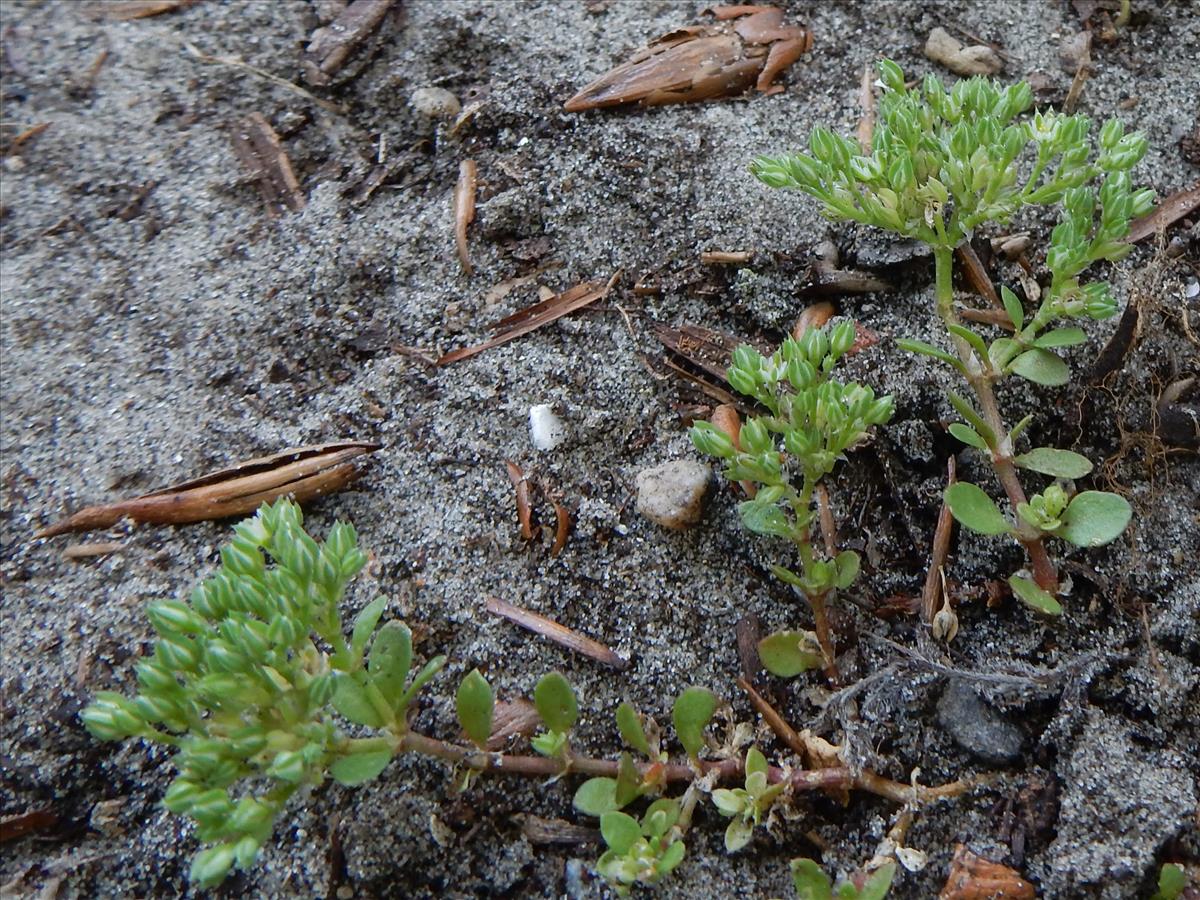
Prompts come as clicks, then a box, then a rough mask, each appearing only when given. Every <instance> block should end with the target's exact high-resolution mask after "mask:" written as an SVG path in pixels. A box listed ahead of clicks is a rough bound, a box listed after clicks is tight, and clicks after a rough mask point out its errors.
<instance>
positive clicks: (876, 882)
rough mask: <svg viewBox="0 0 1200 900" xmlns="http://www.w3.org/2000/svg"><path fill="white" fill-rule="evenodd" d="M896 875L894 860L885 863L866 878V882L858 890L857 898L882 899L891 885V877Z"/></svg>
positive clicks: (867, 899) (864, 899) (859, 899)
mask: <svg viewBox="0 0 1200 900" xmlns="http://www.w3.org/2000/svg"><path fill="white" fill-rule="evenodd" d="M895 877H896V864H895V863H894V862H890V863H885V864H884V865H882V866H880V867H879V868H878V869H876V870H875V871H874V872H872V873H871V877H869V878H868V879H867V883H866V884H864V885H863V886H862V888H861V889H860V890H859V892H858V900H883V898H884V897H886V896H887V892H888V889H889V888H891V886H892V879H893V878H895Z"/></svg>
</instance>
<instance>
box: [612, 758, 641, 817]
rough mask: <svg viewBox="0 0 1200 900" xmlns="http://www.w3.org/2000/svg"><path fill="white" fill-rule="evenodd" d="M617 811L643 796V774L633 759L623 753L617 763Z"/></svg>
mask: <svg viewBox="0 0 1200 900" xmlns="http://www.w3.org/2000/svg"><path fill="white" fill-rule="evenodd" d="M615 796H616V801H617V809H620V808H621V807H623V806H627V805H628V804H630V803H632V802H633V801H634V800H636V799H637V798H638V797H640V796H642V773H641V772H639V771H638V769H637V766H635V765H634V764H633V757H632V756H630V755H629V754H628V753H622V754H621V759H620V761H619V762H618V763H617V792H616V795H615Z"/></svg>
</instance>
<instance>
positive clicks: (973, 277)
mask: <svg viewBox="0 0 1200 900" xmlns="http://www.w3.org/2000/svg"><path fill="white" fill-rule="evenodd" d="M955 253H956V254H958V261H959V262H961V263H962V264H963V272H964V273H965V274H966V276H967V284H969V285H970V287H971V290H972V291H974V292H975V293H976V294H978V295H979V296H980V297H983V298H984V299H985V300H987V301H988V302H989V303H990V304H992V306H994V307H996V308H997V309H1004V303H1003V302H1002V301H1001V300H1000V295H999V294H998V293H996V286H995V285H993V284H992V279H991V278H989V277H988V273H987V269H985V268H984V266H983V260H981V259H980V258H979V254H978V253H976V252H975V248H974V247H972V246H971V245H970V243H964V244H962V245H960V246H959V248H958V249H957V250H956V251H955Z"/></svg>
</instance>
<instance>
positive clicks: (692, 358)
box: [654, 325, 749, 382]
mask: <svg viewBox="0 0 1200 900" xmlns="http://www.w3.org/2000/svg"><path fill="white" fill-rule="evenodd" d="M654 336H655V337H656V338H657V339H658V342H659V343H660V344H662V345H663V346H664V347H666V348H667V349H668V350H670V351H671V352H672V353H677V354H678V355H679V356H682V357H683V358H684V359H686V360H687V361H688V362H690V363H691V364H692V365H693V366H695V367H696V368H698V369H700V370H701V371H703V372H706V373H708V374H709V375H712V376H713V377H715V378H717V379H718V380H719V381H722V382H724V381H725V370H726V369H728V368H729V361H730V359H731V357H732V356H733V351H734V350H736V349H737V348H738V347H740V346H741V345H742V344H745V343H749V342H748V341H745V340H743V339H742V338H739V337H737V336H736V335H732V334H727V333H725V332H721V331H714V330H712V329H711V328H704V327H703V326H700V325H681V326H679V327H678V328H672V327H671V326H669V325H655V326H654Z"/></svg>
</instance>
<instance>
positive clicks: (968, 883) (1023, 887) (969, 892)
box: [938, 844, 1037, 900]
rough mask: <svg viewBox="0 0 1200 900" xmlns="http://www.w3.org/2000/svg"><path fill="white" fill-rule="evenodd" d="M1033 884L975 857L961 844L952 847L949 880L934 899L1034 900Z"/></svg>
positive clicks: (988, 861) (1016, 874)
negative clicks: (952, 853) (952, 854)
mask: <svg viewBox="0 0 1200 900" xmlns="http://www.w3.org/2000/svg"><path fill="white" fill-rule="evenodd" d="M1036 897H1037V892H1036V891H1035V890H1034V888H1033V885H1032V884H1030V883H1029V882H1028V881H1026V880H1025V879H1024V878H1022V877H1021V874H1020V873H1019V872H1017V871H1016V870H1015V869H1010V868H1009V867H1008V866H1003V865H1001V864H1000V863H996V862H992V861H991V860H988V859H984V858H983V857H982V856H976V855H975V854H974V853H972V852H971V851H970V850H968V849H967V848H966V847H965V846H964V845H962V844H959V845H958V846H956V847H955V848H954V859H953V860H952V861H951V862H950V877H949V878H947V879H946V886H945V887H944V888H942V892H941V893H940V894H938V900H1035V898H1036Z"/></svg>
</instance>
